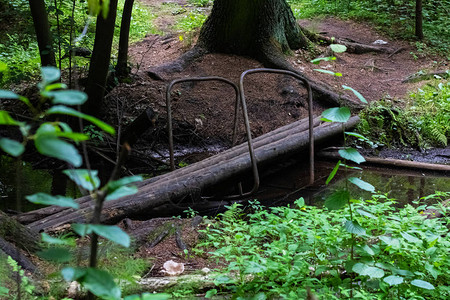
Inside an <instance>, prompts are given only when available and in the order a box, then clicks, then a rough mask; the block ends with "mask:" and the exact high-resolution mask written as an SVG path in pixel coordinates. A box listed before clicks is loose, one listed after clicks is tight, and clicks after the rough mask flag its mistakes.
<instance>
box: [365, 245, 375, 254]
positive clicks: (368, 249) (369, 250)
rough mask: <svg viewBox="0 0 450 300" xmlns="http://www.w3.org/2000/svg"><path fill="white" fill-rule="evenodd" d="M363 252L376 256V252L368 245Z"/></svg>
mask: <svg viewBox="0 0 450 300" xmlns="http://www.w3.org/2000/svg"><path fill="white" fill-rule="evenodd" d="M363 250H364V251H366V253H367V254H369V255H375V252H374V251H373V250H372V248H370V247H369V246H368V245H364V247H363Z"/></svg>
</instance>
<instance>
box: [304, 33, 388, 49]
mask: <svg viewBox="0 0 450 300" xmlns="http://www.w3.org/2000/svg"><path fill="white" fill-rule="evenodd" d="M301 28H302V31H303V33H304V34H305V35H306V36H307V37H308V38H309V39H310V40H311V41H313V42H316V43H318V44H325V45H330V44H341V45H344V46H346V47H347V52H348V53H354V54H363V53H368V52H377V53H394V52H395V51H396V50H394V49H392V48H390V47H383V46H373V45H367V44H361V43H357V42H354V41H348V40H345V39H340V38H330V37H328V36H325V35H321V34H316V33H313V32H311V31H309V30H308V29H306V28H304V27H301Z"/></svg>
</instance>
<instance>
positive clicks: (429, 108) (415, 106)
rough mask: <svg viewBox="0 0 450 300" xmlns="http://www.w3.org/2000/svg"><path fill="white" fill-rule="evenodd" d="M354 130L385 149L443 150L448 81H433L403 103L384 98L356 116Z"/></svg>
mask: <svg viewBox="0 0 450 300" xmlns="http://www.w3.org/2000/svg"><path fill="white" fill-rule="evenodd" d="M360 117H361V123H360V124H359V125H358V127H357V130H358V132H359V133H361V134H363V135H364V136H366V137H368V138H369V139H371V140H372V141H376V142H377V143H379V144H384V145H386V146H388V147H414V148H420V149H426V148H430V147H445V146H447V145H448V141H449V139H450V122H449V120H450V81H448V80H434V81H431V82H429V83H427V84H425V85H424V86H423V87H422V88H420V89H418V90H417V91H416V92H413V93H411V94H410V95H409V97H408V98H407V99H406V100H393V99H390V98H384V99H382V100H380V101H377V102H374V103H371V104H370V105H369V106H368V107H367V108H366V109H364V110H363V111H362V112H361V113H360Z"/></svg>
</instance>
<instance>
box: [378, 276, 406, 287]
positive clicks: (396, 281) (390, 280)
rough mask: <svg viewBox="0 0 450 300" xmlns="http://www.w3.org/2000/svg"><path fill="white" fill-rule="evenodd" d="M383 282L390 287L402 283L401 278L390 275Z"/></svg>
mask: <svg viewBox="0 0 450 300" xmlns="http://www.w3.org/2000/svg"><path fill="white" fill-rule="evenodd" d="M383 281H384V282H386V283H387V284H389V285H390V286H392V285H398V284H402V283H403V277H401V276H396V275H391V276H388V277H385V278H383Z"/></svg>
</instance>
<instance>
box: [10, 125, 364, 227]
mask: <svg viewBox="0 0 450 300" xmlns="http://www.w3.org/2000/svg"><path fill="white" fill-rule="evenodd" d="M358 122H359V117H357V116H354V117H351V118H350V119H349V120H348V121H347V123H344V124H342V123H322V124H321V123H320V118H318V117H317V118H315V119H314V125H315V128H314V139H315V142H316V144H319V143H323V142H324V141H326V140H329V139H331V138H335V137H338V136H340V135H342V131H343V126H344V129H345V130H348V129H350V128H352V127H354V126H355V125H356V124H357V123H358ZM308 128H309V126H308V120H307V119H303V120H300V121H297V122H294V123H291V124H289V125H286V126H284V127H280V128H278V129H276V130H274V131H272V132H269V133H267V134H264V135H262V136H259V137H257V138H255V139H254V140H253V146H254V154H255V158H256V162H257V164H258V165H263V164H268V163H270V162H273V161H275V160H278V159H280V158H285V157H287V156H290V155H293V154H295V153H298V152H301V151H304V150H306V149H307V148H308V145H309V134H308ZM251 167H252V166H251V160H250V156H249V154H248V149H247V145H246V144H240V145H238V146H235V147H233V148H230V149H228V150H226V151H224V152H221V153H219V154H217V155H214V156H211V157H209V158H207V159H204V160H202V161H200V162H197V163H194V164H192V165H189V166H186V167H184V168H181V169H177V170H175V171H172V172H170V173H167V174H163V175H160V176H157V177H153V178H150V179H147V180H145V181H143V182H141V183H140V184H138V187H139V191H138V193H137V194H134V195H131V196H126V197H123V198H120V199H117V200H113V201H108V202H106V203H105V206H104V209H103V213H102V218H101V220H102V222H103V223H110V224H111V223H115V222H118V221H120V220H121V219H123V218H125V217H128V218H132V217H133V216H136V215H140V216H142V215H144V214H145V212H148V211H150V210H152V209H154V208H157V207H159V206H162V205H167V204H169V205H170V204H172V203H173V201H174V200H175V199H180V198H181V197H184V196H188V195H189V194H191V193H192V192H193V191H199V190H200V191H201V190H203V189H205V188H206V187H210V186H213V185H215V184H218V183H219V182H221V181H223V180H227V179H230V178H233V177H236V176H238V175H241V174H243V173H245V172H248V170H250V169H251ZM76 201H77V202H78V203H79V204H80V209H78V210H74V209H71V208H62V207H57V206H50V207H46V208H42V209H39V210H35V211H31V212H28V213H24V214H21V215H18V216H16V218H17V220H18V221H19V222H21V223H22V224H28V225H27V226H28V227H29V228H30V229H32V230H35V231H51V230H54V229H55V228H58V227H60V226H62V225H65V224H69V223H74V222H78V223H84V222H88V221H89V220H90V218H91V212H92V205H93V201H91V197H90V196H85V197H82V198H79V199H77V200H76Z"/></svg>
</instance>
